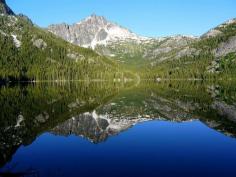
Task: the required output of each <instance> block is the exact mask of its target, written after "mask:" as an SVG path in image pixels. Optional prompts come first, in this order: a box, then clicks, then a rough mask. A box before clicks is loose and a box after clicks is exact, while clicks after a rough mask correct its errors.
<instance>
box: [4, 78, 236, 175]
mask: <svg viewBox="0 0 236 177" xmlns="http://www.w3.org/2000/svg"><path fill="white" fill-rule="evenodd" d="M235 91H236V88H235V87H234V83H199V82H190V81H187V82H186V81H185V82H171V83H169V82H161V83H149V82H145V83H140V85H138V86H133V85H132V84H129V85H124V84H121V83H116V84H114V83H99V82H97V83H96V82H95V83H67V84H61V85H59V84H56V83H44V84H43V83H41V84H36V85H26V86H13V87H8V86H3V87H1V89H0V105H1V113H0V152H1V154H0V166H1V167H4V165H5V164H6V163H7V162H10V161H11V158H12V156H13V155H14V154H15V152H16V150H17V149H18V148H19V147H20V146H21V145H24V146H27V145H30V144H31V143H33V142H34V141H35V140H36V138H37V137H39V136H40V135H41V134H43V133H45V132H50V133H51V134H54V135H60V136H65V137H68V136H70V135H75V136H80V137H84V138H85V139H86V140H89V141H91V142H92V143H102V142H104V141H106V140H107V139H108V138H109V137H111V136H114V135H117V134H119V133H121V132H124V131H126V130H127V129H129V128H130V127H133V126H134V125H136V124H138V123H141V122H146V121H151V120H158V121H171V122H189V121H194V120H199V121H201V122H202V123H203V124H205V125H207V126H208V127H210V128H213V129H214V130H217V131H218V132H221V133H223V134H224V135H227V136H231V137H235V136H236V92H235ZM3 169H4V168H3ZM8 171H11V170H8Z"/></svg>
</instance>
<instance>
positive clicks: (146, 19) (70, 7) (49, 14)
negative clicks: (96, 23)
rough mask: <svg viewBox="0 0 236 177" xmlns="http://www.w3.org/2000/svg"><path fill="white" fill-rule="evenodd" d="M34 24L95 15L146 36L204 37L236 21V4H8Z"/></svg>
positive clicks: (185, 0)
mask: <svg viewBox="0 0 236 177" xmlns="http://www.w3.org/2000/svg"><path fill="white" fill-rule="evenodd" d="M7 3H8V5H9V6H10V7H11V8H12V9H13V10H14V11H15V12H16V13H24V14H26V15H27V16H29V17H30V18H31V19H32V20H33V22H34V23H36V24H37V25H39V26H41V27H46V26H48V25H49V24H52V23H61V22H66V23H69V24H71V23H74V22H78V21H80V20H81V19H84V18H85V17H87V16H89V15H91V14H93V13H95V14H97V15H102V16H105V17H106V18H107V19H109V20H111V21H113V22H116V23H118V24H120V25H122V26H124V27H127V28H129V29H131V30H132V31H133V32H135V33H138V34H141V35H145V36H167V35H174V34H186V35H201V34H203V33H204V32H206V31H207V30H209V29H210V28H212V27H214V26H216V25H218V24H220V23H222V22H224V21H226V20H228V19H231V18H235V17H236V0H7Z"/></svg>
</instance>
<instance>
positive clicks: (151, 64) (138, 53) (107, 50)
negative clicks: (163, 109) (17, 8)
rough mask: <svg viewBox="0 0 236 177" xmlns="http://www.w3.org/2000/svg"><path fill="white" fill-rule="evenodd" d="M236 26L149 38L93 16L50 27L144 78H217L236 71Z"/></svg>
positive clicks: (230, 25)
mask: <svg viewBox="0 0 236 177" xmlns="http://www.w3.org/2000/svg"><path fill="white" fill-rule="evenodd" d="M235 26H236V22H235V19H232V20H229V21H227V22H225V23H223V24H221V25H219V26H217V27H216V28H213V29H211V30H210V31H208V32H207V33H205V34H203V35H202V36H200V37H194V36H184V35H176V36H169V37H162V38H147V37H143V36H139V35H137V34H134V33H132V32H130V31H129V30H127V29H126V28H123V27H121V26H119V25H117V24H115V23H112V22H109V21H108V20H106V19H105V18H104V17H100V16H96V15H92V16H90V17H88V18H86V19H85V20H82V21H81V22H79V23H76V24H73V25H67V24H61V25H60V24H59V25H51V26H49V27H48V30H49V31H50V32H52V33H54V34H56V35H58V36H59V37H62V38H63V39H65V40H67V41H69V42H71V43H73V44H76V45H79V46H83V47H88V48H92V49H93V50H95V51H96V52H97V53H99V54H101V55H105V56H107V57H109V58H112V59H114V60H116V61H118V62H119V63H121V64H122V65H124V66H125V67H127V68H128V69H132V70H133V71H135V72H137V73H139V75H140V76H141V78H146V79H148V78H154V79H157V78H190V79H206V78H210V79H216V78H222V77H225V76H226V75H231V76H233V75H234V73H235V69H234V68H235V67H234V66H235V58H236V54H235V53H236V49H235V48H236V44H235V38H236V37H235V36H236V29H235ZM110 27H111V28H110ZM62 29H63V30H62ZM110 29H111V30H110ZM114 31H115V32H114Z"/></svg>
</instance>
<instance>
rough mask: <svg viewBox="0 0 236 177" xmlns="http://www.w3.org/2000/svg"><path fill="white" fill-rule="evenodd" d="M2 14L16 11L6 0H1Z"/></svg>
mask: <svg viewBox="0 0 236 177" xmlns="http://www.w3.org/2000/svg"><path fill="white" fill-rule="evenodd" d="M0 14H5V15H14V12H13V11H12V10H11V9H10V7H8V5H7V4H6V1H5V0H0Z"/></svg>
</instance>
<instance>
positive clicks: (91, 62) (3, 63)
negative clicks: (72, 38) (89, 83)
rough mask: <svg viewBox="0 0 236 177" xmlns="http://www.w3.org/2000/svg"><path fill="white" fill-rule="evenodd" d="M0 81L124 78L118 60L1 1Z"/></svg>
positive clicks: (124, 75) (124, 74)
mask: <svg viewBox="0 0 236 177" xmlns="http://www.w3.org/2000/svg"><path fill="white" fill-rule="evenodd" d="M0 5H1V6H0V7H1V9H0V10H1V11H0V13H1V15H0V50H1V52H0V81H9V80H10V81H13V80H35V81H37V80H88V79H90V80H92V79H103V80H113V79H124V78H125V77H129V73H128V74H127V75H126V73H123V71H122V70H121V69H120V68H119V66H118V64H116V63H115V62H114V61H112V60H110V59H107V58H106V57H103V56H101V55H99V54H96V53H95V52H94V51H92V50H90V49H84V48H81V47H78V46H75V45H72V44H70V43H68V42H66V41H64V40H62V39H60V38H58V37H56V36H55V35H53V34H51V33H49V32H47V31H45V30H43V29H41V28H39V27H37V26H35V25H34V24H32V22H31V21H30V20H29V19H28V18H27V17H26V16H24V15H15V14H14V13H13V12H12V10H11V9H10V8H9V7H8V6H7V5H6V3H5V1H3V0H1V1H0Z"/></svg>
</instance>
